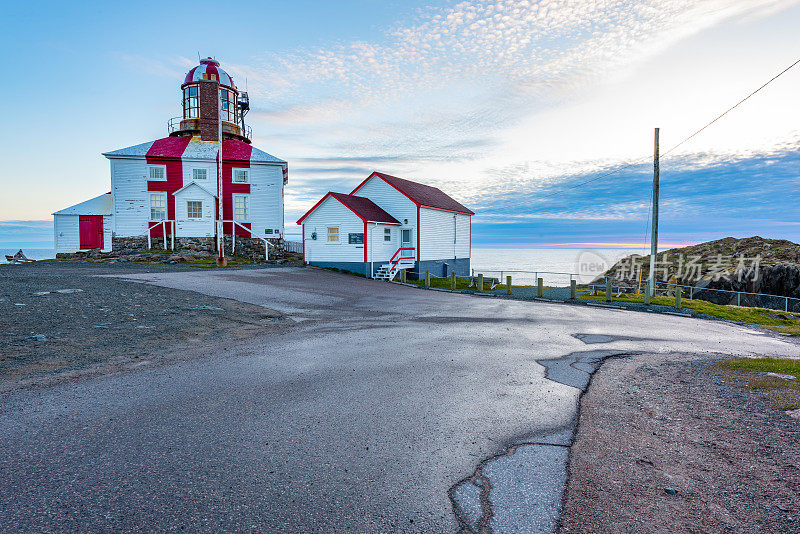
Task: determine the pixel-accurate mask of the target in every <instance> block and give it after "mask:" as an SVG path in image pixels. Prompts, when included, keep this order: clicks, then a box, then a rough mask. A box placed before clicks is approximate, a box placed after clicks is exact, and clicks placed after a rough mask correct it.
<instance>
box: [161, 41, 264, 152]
mask: <svg viewBox="0 0 800 534" xmlns="http://www.w3.org/2000/svg"><path fill="white" fill-rule="evenodd" d="M181 91H182V99H181V103H182V110H183V115H182V116H181V117H175V118H174V119H172V120H170V122H169V132H170V135H171V136H187V135H191V136H194V135H199V136H200V137H201V139H202V140H203V141H218V140H219V132H220V129H221V130H222V137H223V139H239V140H242V141H245V142H247V143H249V142H250V137H251V135H250V127H249V126H246V125H245V123H244V117H245V115H246V114H247V111H248V110H249V109H250V106H249V100H248V97H247V93H239V91H238V90H237V89H236V85H235V84H234V83H233V78H231V77H230V75H229V74H228V73H227V72H225V71H224V70H223V69H222V68H221V67H220V64H219V62H218V61H216V60H215V59H212V58H210V57H209V58H206V59H203V60H201V61H200V65H198V66H197V67H194V68H193V69H192V70H190V71H189V72H188V73H187V74H186V78H185V79H184V81H183V84H182V85H181Z"/></svg>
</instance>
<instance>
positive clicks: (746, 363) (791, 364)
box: [713, 358, 800, 379]
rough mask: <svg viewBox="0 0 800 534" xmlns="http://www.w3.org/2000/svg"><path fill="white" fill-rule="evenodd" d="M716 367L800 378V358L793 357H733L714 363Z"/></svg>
mask: <svg viewBox="0 0 800 534" xmlns="http://www.w3.org/2000/svg"><path fill="white" fill-rule="evenodd" d="M713 367H714V368H716V369H729V370H734V371H760V372H762V373H781V374H784V375H792V376H794V377H795V378H798V379H800V360H795V359H792V358H733V359H730V360H721V361H718V362H716V363H714V364H713Z"/></svg>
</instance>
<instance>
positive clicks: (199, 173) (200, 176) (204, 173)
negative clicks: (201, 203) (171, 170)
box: [192, 169, 208, 180]
mask: <svg viewBox="0 0 800 534" xmlns="http://www.w3.org/2000/svg"><path fill="white" fill-rule="evenodd" d="M206 178H208V169H192V180H205V179H206Z"/></svg>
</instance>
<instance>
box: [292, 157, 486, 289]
mask: <svg viewBox="0 0 800 534" xmlns="http://www.w3.org/2000/svg"><path fill="white" fill-rule="evenodd" d="M473 215H474V213H473V212H472V211H471V210H469V209H468V208H466V207H464V206H463V205H462V204H460V203H459V202H457V201H456V200H454V199H453V198H451V197H450V196H448V195H447V194H445V193H444V192H442V191H441V190H440V189H438V188H436V187H431V186H428V185H424V184H421V183H417V182H412V181H410V180H404V179H402V178H397V177H396V176H391V175H388V174H384V173H380V172H373V173H372V174H371V175H369V177H368V178H367V179H366V180H364V181H363V182H361V184H360V185H359V186H358V187H356V188H355V189H354V190H353V191H352V192H351V193H350V194H349V195H346V194H343V193H332V192H331V193H327V194H326V195H325V196H324V197H322V199H321V200H320V201H319V202H317V203H316V204H315V205H314V207H312V208H311V209H310V210H309V211H308V212H307V213H306V214H305V215H303V216H302V217H301V218H300V220H298V221H297V224H300V225H302V229H303V230H302V235H303V261H305V262H306V263H309V264H311V265H316V266H320V267H334V268H338V269H343V270H346V271H351V272H355V273H359V274H364V275H365V276H367V277H370V278H390V279H391V278H393V277H394V276H395V274H396V273H397V272H398V271H399V270H400V269H409V270H410V271H411V274H412V276H420V275H422V274H424V272H425V271H430V272H431V274H432V275H433V276H449V275H450V273H451V272H455V273H457V274H459V275H468V274H469V273H470V255H471V251H472V249H471V238H472V235H471V230H472V225H471V221H472V219H471V218H472V216H473Z"/></svg>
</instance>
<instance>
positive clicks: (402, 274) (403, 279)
mask: <svg viewBox="0 0 800 534" xmlns="http://www.w3.org/2000/svg"><path fill="white" fill-rule="evenodd" d="M400 281H401V282H403V283H404V284H405V283H406V270H405V269H400Z"/></svg>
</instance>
